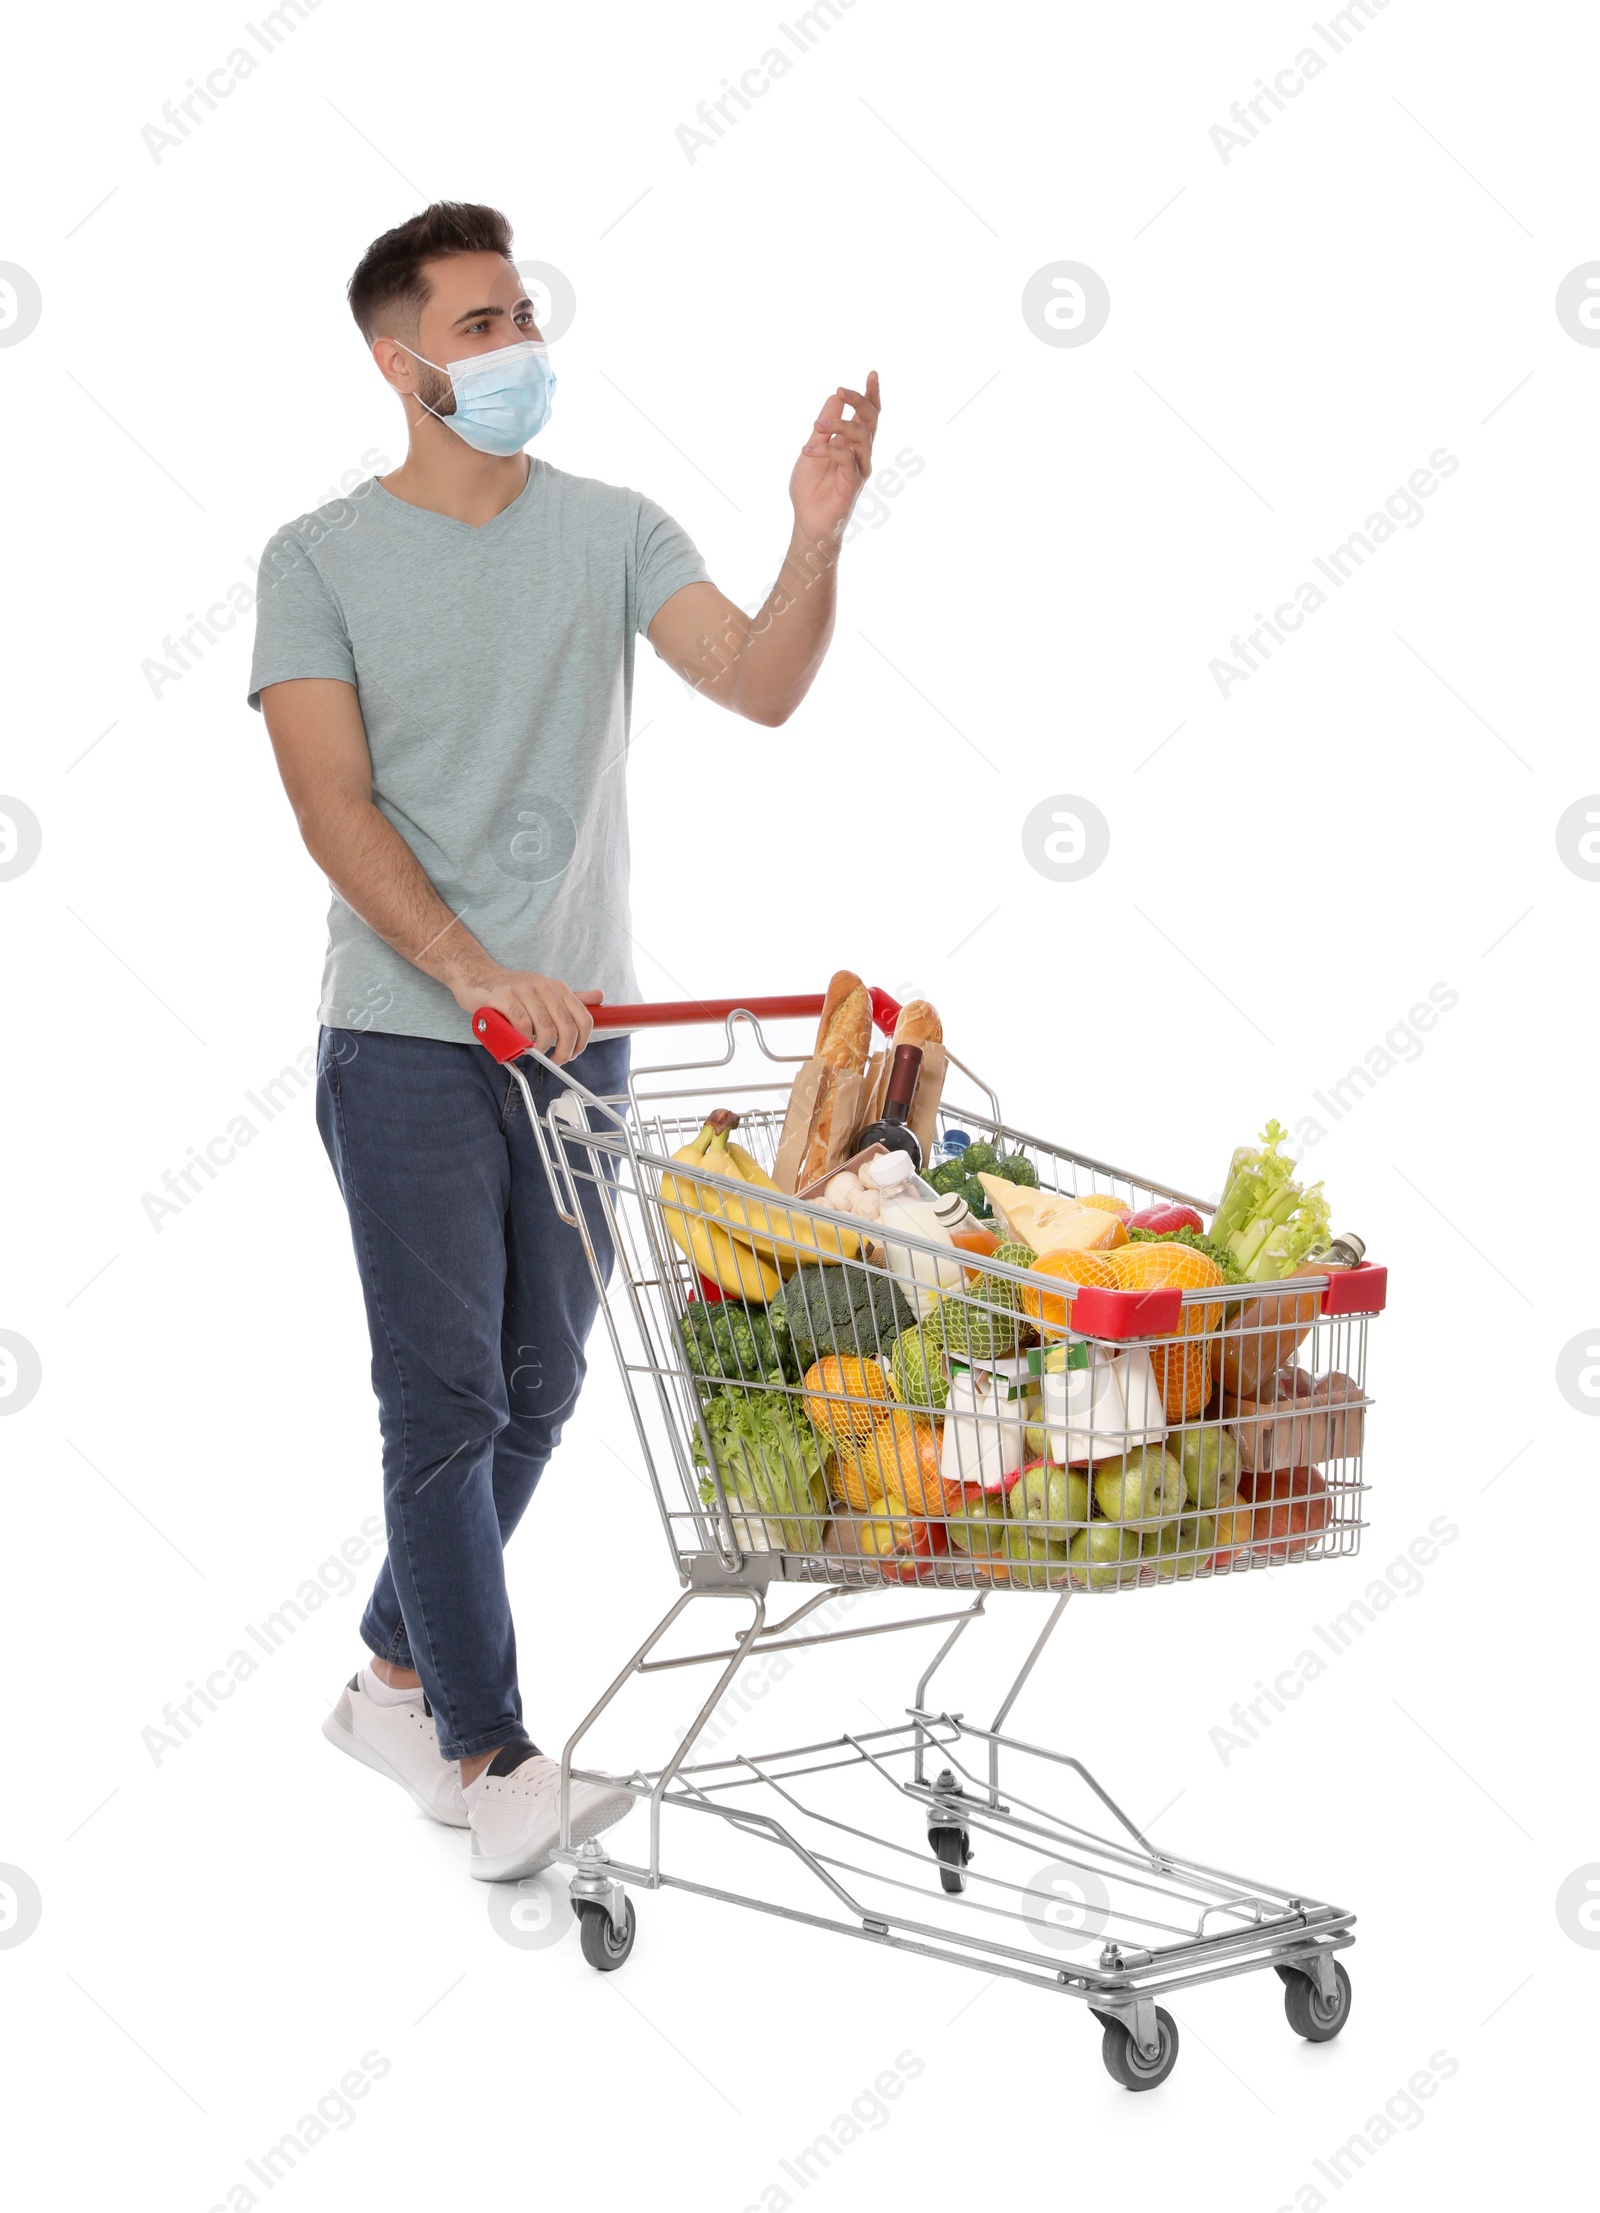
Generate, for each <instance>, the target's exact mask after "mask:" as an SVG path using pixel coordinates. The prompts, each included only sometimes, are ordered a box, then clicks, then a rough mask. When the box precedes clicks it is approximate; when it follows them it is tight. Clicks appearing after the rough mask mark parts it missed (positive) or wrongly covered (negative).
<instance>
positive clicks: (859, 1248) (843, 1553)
mask: <svg viewBox="0 0 1600 2213" xmlns="http://www.w3.org/2000/svg"><path fill="white" fill-rule="evenodd" d="M875 1011H877V1010H875V1008H874V1004H873V998H872V995H871V994H869V993H868V992H867V990H866V988H865V986H863V985H862V984H861V983H860V980H859V979H858V978H857V977H855V976H853V975H851V974H850V973H849V972H847V971H843V972H841V973H840V974H839V975H837V976H835V977H834V979H833V981H832V983H831V984H830V986H829V990H828V994H827V998H826V1001H825V1003H824V1008H823V1014H822V1018H821V1022H820V1024H819V1027H818V1033H817V1039H816V1046H815V1050H814V1051H813V1053H812V1055H811V1056H810V1057H809V1058H808V1059H807V1060H806V1061H805V1062H804V1063H803V1064H802V1065H801V1067H800V1069H799V1072H798V1074H797V1076H796V1078H795V1081H794V1083H793V1086H792V1087H791V1090H790V1094H789V1098H788V1102H787V1105H786V1107H785V1109H784V1110H783V1115H782V1126H781V1130H780V1129H778V1128H777V1126H776V1120H777V1118H776V1116H770V1115H769V1116H767V1117H764V1118H763V1132H764V1135H765V1139H766V1145H765V1149H766V1150H767V1151H768V1152H769V1154H770V1162H771V1164H770V1166H768V1165H765V1164H764V1163H763V1161H762V1160H761V1158H759V1157H758V1152H757V1151H756V1150H754V1149H752V1148H751V1147H750V1146H747V1145H746V1144H744V1143H742V1142H740V1141H739V1140H737V1139H736V1138H735V1136H734V1132H735V1130H737V1129H739V1128H740V1127H741V1117H740V1115H739V1114H738V1113H736V1112H735V1111H734V1110H733V1109H732V1108H718V1109H715V1110H713V1111H712V1112H711V1113H710V1114H708V1115H707V1117H706V1120H705V1122H704V1124H703V1125H702V1127H701V1128H700V1129H699V1130H698V1131H697V1132H696V1134H695V1135H694V1137H693V1138H692V1139H691V1140H690V1141H689V1142H688V1143H687V1144H685V1145H683V1146H681V1147H680V1148H679V1149H678V1150H677V1151H676V1152H675V1153H674V1154H673V1156H672V1160H671V1164H670V1167H669V1168H667V1169H666V1170H665V1171H664V1172H662V1174H661V1176H660V1198H661V1219H662V1221H663V1222H664V1224H665V1226H666V1229H667V1231H668V1233H669V1235H670V1237H671V1238H672V1240H673V1242H674V1243H675V1245H676V1247H677V1248H678V1251H679V1253H680V1254H681V1255H682V1256H683V1259H684V1260H685V1261H687V1262H688V1263H689V1266H688V1269H687V1271H686V1272H685V1273H684V1274H683V1276H682V1278H681V1281H680V1291H681V1295H682V1305H683V1313H682V1317H681V1321H680V1324H679V1327H680V1331H681V1337H682V1344H683V1350H684V1354H685V1360H686V1366H687V1372H688V1379H689V1380H690V1381H691V1382H692V1385H693V1398H694V1404H693V1406H692V1407H690V1408H688V1409H687V1411H688V1412H689V1413H690V1414H691V1416H692V1417H693V1429H694V1437H695V1457H696V1460H697V1461H698V1463H699V1465H700V1468H701V1469H702V1471H703V1473H702V1475H701V1478H700V1482H699V1496H700V1501H701V1504H702V1506H703V1507H704V1508H705V1510H706V1511H707V1514H708V1515H715V1516H718V1517H725V1521H721V1520H719V1526H720V1527H721V1528H722V1530H723V1534H724V1538H726V1537H727V1536H728V1535H729V1534H730V1533H731V1540H732V1542H733V1544H734V1545H736V1546H737V1547H738V1548H739V1549H740V1550H741V1551H743V1552H745V1553H751V1552H758V1553H759V1552H772V1553H779V1554H783V1555H793V1556H796V1558H797V1559H799V1560H801V1561H803V1562H811V1563H814V1564H815V1563H827V1564H828V1566H829V1569H830V1572H837V1573H839V1575H840V1578H841V1579H844V1580H849V1579H851V1571H859V1577H860V1579H862V1580H867V1581H905V1582H936V1583H944V1584H955V1585H973V1584H985V1583H987V1584H1008V1585H1011V1586H1013V1587H1021V1588H1051V1589H1053V1588H1061V1589H1080V1590H1086V1591H1106V1590H1118V1589H1125V1588H1132V1587H1138V1586H1142V1585H1147V1584H1150V1583H1162V1582H1176V1581H1186V1580H1191V1579H1194V1578H1197V1577H1208V1576H1211V1575H1215V1574H1218V1573H1223V1572H1231V1571H1233V1570H1235V1569H1237V1568H1245V1567H1254V1566H1258V1565H1269V1566H1270V1565H1276V1564H1281V1563H1285V1562H1288V1561H1292V1560H1299V1559H1304V1558H1307V1557H1325V1556H1329V1555H1331V1554H1335V1553H1339V1552H1341V1551H1353V1550H1354V1549H1355V1548H1356V1543H1355V1533H1356V1532H1357V1531H1358V1530H1359V1527H1360V1525H1361V1517H1360V1501H1361V1491H1362V1484H1361V1474H1360V1456H1361V1449H1362V1440H1363V1424H1364V1418H1365V1410H1366V1407H1367V1405H1368V1403H1369V1402H1368V1400H1367V1398H1366V1394H1365V1388H1364V1365H1365V1324H1366V1317H1367V1315H1368V1314H1369V1313H1371V1312H1373V1311H1376V1308H1377V1306H1380V1305H1381V1304H1382V1280H1381V1279H1382V1271H1381V1270H1366V1271H1365V1272H1364V1275H1363V1278H1362V1283H1363V1286H1364V1288H1363V1291H1362V1293H1361V1295H1359V1296H1357V1295H1353V1294H1352V1293H1351V1292H1350V1291H1349V1289H1348V1287H1347V1289H1346V1290H1345V1291H1344V1292H1340V1291H1338V1289H1337V1286H1336V1283H1335V1279H1336V1278H1337V1277H1339V1276H1341V1275H1345V1274H1348V1272H1349V1271H1350V1270H1352V1269H1362V1270H1364V1248H1363V1247H1362V1246H1361V1243H1360V1240H1359V1239H1354V1238H1346V1239H1338V1240H1336V1239H1334V1238H1333V1236H1332V1220H1331V1216H1330V1213H1329V1208H1328V1204H1327V1201H1326V1198H1325V1196H1324V1194H1323V1191H1322V1187H1321V1185H1320V1183H1313V1182H1308V1181H1307V1180H1305V1179H1304V1178H1303V1177H1301V1176H1300V1175H1299V1173H1298V1172H1297V1169H1296V1165H1295V1163H1294V1162H1293V1160H1292V1159H1290V1157H1289V1156H1288V1154H1287V1152H1286V1151H1285V1132H1284V1130H1283V1129H1282V1127H1281V1126H1280V1125H1279V1124H1278V1123H1276V1122H1269V1123H1268V1124H1267V1127H1266V1129H1265V1130H1264V1132H1263V1133H1262V1136H1261V1139H1260V1141H1259V1143H1258V1144H1257V1145H1255V1146H1241V1147H1240V1148H1239V1149H1238V1150H1237V1151H1236V1152H1235V1153H1234V1155H1233V1158H1232V1160H1231V1162H1230V1163H1229V1167H1228V1173H1227V1176H1226V1178H1225V1180H1224V1184H1223V1189H1222V1192H1221V1195H1220V1197H1219V1199H1218V1201H1217V1203H1216V1205H1215V1206H1214V1207H1204V1206H1202V1205H1201V1204H1200V1202H1198V1201H1191V1200H1189V1199H1187V1198H1183V1197H1180V1196H1177V1195H1173V1194H1164V1193H1162V1192H1160V1191H1159V1190H1153V1189H1152V1188H1151V1187H1149V1186H1148V1185H1141V1184H1138V1183H1136V1182H1135V1180H1134V1179H1131V1178H1128V1177H1126V1176H1123V1175H1120V1174H1118V1173H1117V1172H1115V1171H1111V1170H1105V1171H1099V1170H1094V1171H1092V1172H1089V1171H1088V1164H1085V1163H1081V1162H1078V1161H1076V1160H1074V1159H1073V1158H1072V1157H1071V1156H1069V1155H1064V1154H1060V1153H1057V1152H1055V1151H1054V1150H1053V1149H1052V1148H1049V1147H1046V1146H1044V1145H1043V1144H1041V1143H1039V1142H1038V1141H1034V1140H1018V1139H1017V1138H1016V1137H1015V1136H1014V1135H1011V1134H1009V1133H1007V1132H1006V1131H1005V1130H1004V1129H1003V1128H1002V1126H1001V1125H1000V1123H999V1121H998V1116H997V1115H996V1116H995V1117H994V1118H993V1120H992V1121H991V1123H990V1128H989V1134H988V1135H979V1136H976V1137H974V1135H973V1134H972V1130H971V1129H970V1128H968V1127H966V1126H962V1127H959V1128H957V1127H956V1126H955V1124H954V1122H953V1119H952V1117H951V1116H950V1115H949V1114H948V1113H946V1112H944V1110H943V1106H942V1095H943V1091H944V1087H945V1083H946V1079H947V1077H948V1075H949V1073H950V1071H951V1069H952V1068H953V1067H955V1066H957V1065H958V1064H956V1063H954V1062H953V1061H952V1058H951V1056H950V1055H949V1054H948V1052H947V1051H946V1048H945V1045H944V1039H943V1030H942V1026H941V1024H940V1021H939V1017H938V1014H937V1013H936V1011H935V1010H934V1009H933V1008H932V1007H931V1006H929V1005H928V1004H927V1002H926V1001H925V1000H916V1001H913V1002H912V1003H911V1004H910V1005H908V1006H905V1007H902V1008H899V1009H897V1010H895V1011H894V1021H893V1028H892V1031H891V1033H890V1034H889V1036H888V1039H887V1042H886V1044H885V1045H884V1046H882V1047H881V1048H880V1049H879V1050H877V1051H876V1052H874V1051H873V1050H872V1030H873V1017H874V1012H875ZM962 1115H963V1124H965V1123H970V1122H972V1121H974V1119H975V1117H974V1115H973V1114H972V1113H971V1112H970V1111H969V1110H967V1109H965V1108H963V1110H962ZM751 1134H752V1141H753V1142H754V1136H755V1133H754V1131H752V1133H751ZM1106 1184H1118V1185H1122V1186H1124V1187H1125V1188H1124V1189H1122V1190H1114V1189H1106V1188H1103V1187H1102V1186H1103V1185H1106ZM1297 1279H1298V1281H1299V1282H1300V1283H1301V1284H1303V1288H1295V1287H1293V1286H1294V1284H1295V1282H1296V1280H1297ZM1353 1280H1354V1279H1352V1281H1353ZM800 1572H804V1569H803V1568H802V1569H801V1570H800Z"/></svg>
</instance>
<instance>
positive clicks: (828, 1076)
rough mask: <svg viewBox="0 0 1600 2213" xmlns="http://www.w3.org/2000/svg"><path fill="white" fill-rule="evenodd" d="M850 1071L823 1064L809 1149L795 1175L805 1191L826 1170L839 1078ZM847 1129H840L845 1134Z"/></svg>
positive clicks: (810, 1131) (831, 1144) (802, 1156)
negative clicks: (797, 1173) (843, 1130)
mask: <svg viewBox="0 0 1600 2213" xmlns="http://www.w3.org/2000/svg"><path fill="white" fill-rule="evenodd" d="M845 1073H847V1071H844V1070H841V1069H838V1068H829V1067H824V1069H823V1071H822V1080H821V1081H820V1083H819V1084H818V1085H817V1096H816V1102H815V1104H814V1105H813V1107H812V1109H811V1127H810V1129H809V1131H808V1132H807V1133H806V1149H805V1151H804V1152H803V1153H802V1154H801V1156H800V1173H799V1175H798V1176H797V1177H796V1178H795V1189H796V1190H797V1191H803V1190H804V1189H805V1187H806V1185H807V1184H808V1183H814V1182H815V1181H816V1179H817V1178H818V1177H819V1176H821V1175H823V1174H825V1173H826V1171H827V1169H828V1167H829V1165H830V1162H829V1159H828V1154H829V1152H830V1150H831V1149H832V1146H833V1125H834V1121H835V1119H836V1115H837V1110H838V1105H839V1088H840V1078H841V1076H842V1075H843V1074H845ZM843 1134H845V1133H841V1135H843Z"/></svg>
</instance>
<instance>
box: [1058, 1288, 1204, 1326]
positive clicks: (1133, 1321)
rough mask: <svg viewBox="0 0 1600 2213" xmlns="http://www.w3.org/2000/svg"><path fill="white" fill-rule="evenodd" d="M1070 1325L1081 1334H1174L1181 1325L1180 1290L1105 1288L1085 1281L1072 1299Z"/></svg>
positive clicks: (1181, 1302) (1181, 1299)
mask: <svg viewBox="0 0 1600 2213" xmlns="http://www.w3.org/2000/svg"><path fill="white" fill-rule="evenodd" d="M1072 1327H1073V1328H1074V1329H1075V1330H1077V1332H1078V1333H1079V1335H1080V1336H1083V1337H1108V1338H1111V1339H1113V1340H1116V1339H1119V1338H1123V1337H1175V1336H1176V1335H1177V1333H1178V1331H1179V1330H1180V1329H1181V1328H1182V1327H1183V1293H1182V1292H1181V1291H1180V1290H1178V1289H1176V1288H1175V1287H1171V1286H1163V1287H1162V1288H1161V1289H1160V1290H1158V1291H1108V1290H1105V1289H1104V1288H1102V1287H1101V1286H1100V1285H1099V1284H1086V1285H1085V1286H1084V1288H1083V1290H1081V1291H1080V1292H1079V1293H1078V1295H1077V1297H1076V1298H1075V1299H1074V1300H1073V1301H1072Z"/></svg>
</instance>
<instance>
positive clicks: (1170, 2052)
mask: <svg viewBox="0 0 1600 2213" xmlns="http://www.w3.org/2000/svg"><path fill="white" fill-rule="evenodd" d="M1096 2019H1097V2020H1104V2021H1105V2024H1106V2033H1105V2037H1104V2040H1103V2041H1102V2043H1101V2046H1100V2056H1101V2058H1102V2059H1103V2060H1104V2061H1105V2063H1106V2073H1107V2074H1108V2075H1109V2076H1110V2077H1111V2079H1112V2081H1113V2082H1120V2083H1121V2085H1122V2087H1123V2089H1124V2090H1154V2089H1155V2088H1156V2086H1157V2084H1158V2083H1163V2082H1165V2081H1166V2079H1167V2077H1168V2075H1170V2074H1171V2072H1172V2070H1173V2068H1174V2067H1176V2066H1177V2064H1178V2024H1177V2022H1176V2021H1174V2019H1173V2018H1172V2015H1171V2014H1170V2013H1169V2012H1168V2011H1167V2009H1166V2007H1165V2006H1157V2007H1156V2034H1157V2035H1158V2036H1159V2037H1160V2039H1161V2049H1160V2050H1159V2051H1158V2052H1157V2054H1156V2056H1155V2058H1154V2059H1146V2057H1145V2055H1144V2053H1143V2052H1141V2051H1140V2049H1139V2047H1138V2045H1137V2044H1136V2043H1135V2042H1134V2041H1133V2036H1132V2033H1131V2031H1130V2030H1128V2029H1127V2028H1125V2027H1124V2026H1123V2024H1122V2022H1120V2021H1118V2020H1114V2019H1112V2018H1110V2017H1109V2016H1107V2015H1103V2014H1097V2015H1096Z"/></svg>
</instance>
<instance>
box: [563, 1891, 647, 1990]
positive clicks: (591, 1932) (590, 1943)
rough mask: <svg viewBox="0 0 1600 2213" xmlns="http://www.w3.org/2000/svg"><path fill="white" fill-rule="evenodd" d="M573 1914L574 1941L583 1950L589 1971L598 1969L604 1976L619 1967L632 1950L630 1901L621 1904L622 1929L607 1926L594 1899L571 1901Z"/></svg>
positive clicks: (608, 1922) (606, 1916) (603, 1911)
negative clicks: (575, 1922) (574, 1919)
mask: <svg viewBox="0 0 1600 2213" xmlns="http://www.w3.org/2000/svg"><path fill="white" fill-rule="evenodd" d="M572 1908H573V1911H574V1912H575V1913H576V1914H577V1916H578V1940H579V1942H580V1943H581V1944H582V1946H583V1956H584V1958H585V1959H586V1960H587V1961H588V1962H589V1965H590V1966H591V1967H598V1968H599V1970H600V1972H601V1974H602V1975H608V1974H609V1973H610V1972H611V1970H612V1968H613V1967H620V1966H621V1965H622V1963H623V1961H624V1960H625V1959H626V1958H627V1956H628V1954H629V1953H630V1952H631V1951H632V1950H633V1938H634V1930H635V1926H636V1924H635V1921H634V1915H633V1900H632V1899H631V1898H624V1899H623V1901H622V1927H621V1929H620V1930H619V1929H615V1928H613V1927H612V1925H611V1916H610V1914H609V1913H607V1911H606V1909H605V1907H604V1906H603V1905H602V1904H601V1903H600V1901H599V1899H597V1898H575V1899H574V1900H573V1902H572Z"/></svg>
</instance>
